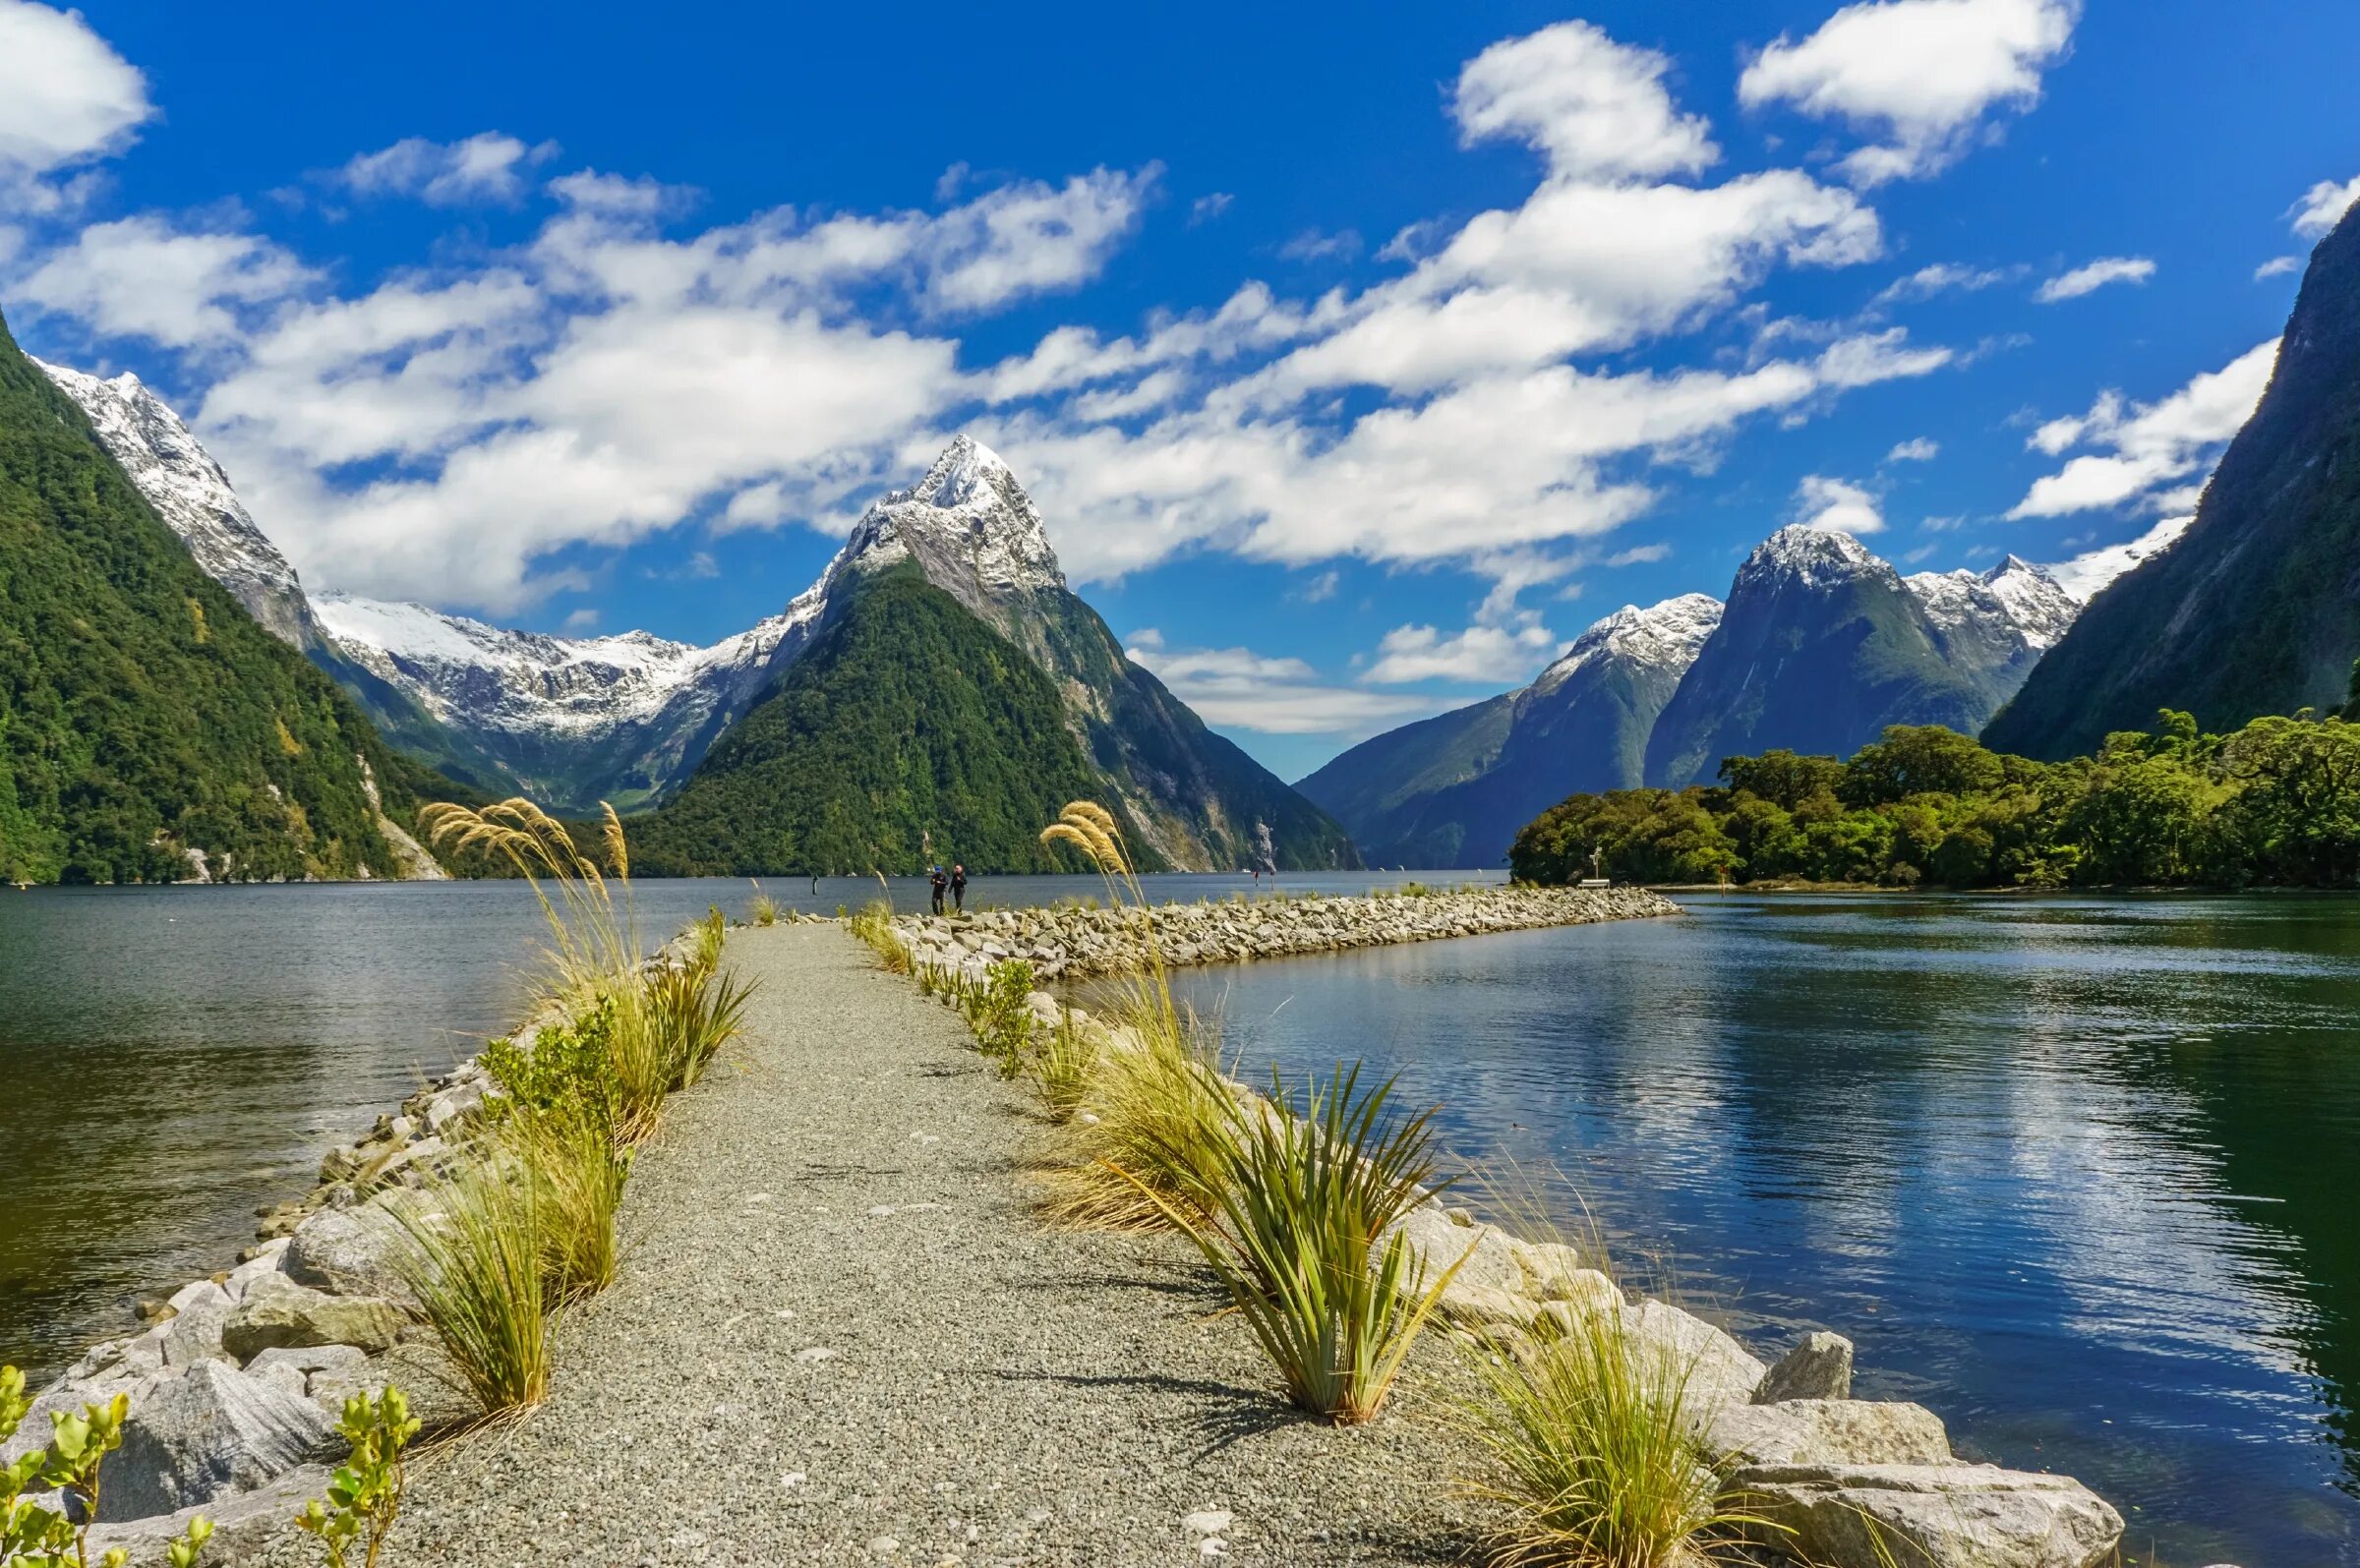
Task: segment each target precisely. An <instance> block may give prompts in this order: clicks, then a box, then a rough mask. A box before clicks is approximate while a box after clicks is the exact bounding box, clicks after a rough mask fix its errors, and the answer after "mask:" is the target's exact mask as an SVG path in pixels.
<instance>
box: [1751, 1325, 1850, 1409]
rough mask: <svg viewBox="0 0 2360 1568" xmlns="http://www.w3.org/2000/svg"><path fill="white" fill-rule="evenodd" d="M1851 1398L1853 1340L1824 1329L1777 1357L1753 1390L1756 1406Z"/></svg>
mask: <svg viewBox="0 0 2360 1568" xmlns="http://www.w3.org/2000/svg"><path fill="white" fill-rule="evenodd" d="M1851 1397H1852V1341H1851V1340H1848V1339H1846V1338H1845V1337H1844V1336H1843V1335H1841V1334H1830V1333H1827V1332H1826V1331H1824V1330H1822V1331H1820V1332H1818V1333H1815V1334H1805V1335H1803V1336H1802V1339H1801V1341H1800V1343H1799V1344H1797V1345H1796V1347H1795V1348H1794V1349H1793V1350H1791V1351H1789V1352H1787V1353H1786V1354H1785V1355H1784V1356H1781V1357H1780V1358H1779V1359H1778V1365H1775V1366H1773V1367H1771V1368H1770V1371H1769V1374H1768V1375H1767V1376H1765V1377H1764V1378H1763V1379H1762V1386H1761V1387H1759V1388H1757V1389H1755V1390H1754V1392H1753V1402H1754V1403H1755V1404H1757V1405H1775V1404H1778V1403H1779V1402H1780V1401H1782V1400H1789V1399H1850V1398H1851Z"/></svg>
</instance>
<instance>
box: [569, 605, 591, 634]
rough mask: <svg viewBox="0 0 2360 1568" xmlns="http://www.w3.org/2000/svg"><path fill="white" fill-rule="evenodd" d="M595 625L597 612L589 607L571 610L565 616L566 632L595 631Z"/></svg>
mask: <svg viewBox="0 0 2360 1568" xmlns="http://www.w3.org/2000/svg"><path fill="white" fill-rule="evenodd" d="M597 625H598V610H597V609H596V608H595V607H593V606H590V605H584V606H583V607H582V608H581V609H579V610H571V611H569V612H567V614H566V616H565V629H566V630H567V631H591V630H594V629H596V627H597Z"/></svg>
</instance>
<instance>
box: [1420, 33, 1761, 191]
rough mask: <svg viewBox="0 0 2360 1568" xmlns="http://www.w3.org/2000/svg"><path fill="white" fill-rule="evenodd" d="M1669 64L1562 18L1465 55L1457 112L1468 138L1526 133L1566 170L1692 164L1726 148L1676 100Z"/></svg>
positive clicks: (1630, 172)
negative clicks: (1666, 77) (1670, 86)
mask: <svg viewBox="0 0 2360 1568" xmlns="http://www.w3.org/2000/svg"><path fill="white" fill-rule="evenodd" d="M1671 67H1672V62H1671V61H1670V60H1669V59H1667V58H1666V57H1665V56H1663V55H1661V54H1658V53H1656V52H1655V51H1653V50H1651V49H1640V48H1633V47H1632V46H1630V45H1628V44H1624V43H1618V42H1616V41H1615V40H1614V39H1613V38H1610V37H1608V36H1607V35H1606V33H1605V32H1603V31H1602V30H1600V29H1597V28H1595V27H1593V26H1591V25H1590V24H1589V23H1587V22H1560V23H1557V24H1555V25H1554V26H1551V27H1546V28H1543V29H1541V30H1540V31H1538V32H1532V33H1527V34H1525V35H1524V36H1523V37H1520V38H1508V39H1505V40H1504V41H1502V42H1499V43H1495V44H1493V45H1492V46H1491V47H1490V48H1488V49H1486V50H1484V51H1483V52H1482V53H1481V54H1479V55H1477V56H1476V57H1475V58H1474V59H1473V60H1470V61H1469V62H1467V65H1466V68H1465V69H1464V70H1463V71H1461V72H1460V73H1459V76H1458V87H1457V92H1456V95H1455V96H1454V98H1453V99H1452V104H1451V112H1452V114H1453V115H1454V116H1455V117H1456V119H1457V121H1458V127H1459V134H1460V135H1461V136H1463V137H1464V138H1465V139H1466V140H1467V142H1469V143H1470V144H1472V143H1476V142H1482V141H1487V140H1492V139H1509V140H1514V141H1519V142H1524V143H1527V144H1529V145H1532V146H1534V147H1536V148H1538V149H1539V150H1540V151H1541V152H1542V153H1543V154H1545V155H1546V156H1547V157H1548V159H1549V163H1550V167H1551V169H1552V171H1553V172H1554V173H1556V174H1557V175H1559V176H1560V177H1562V178H1566V179H1595V180H1625V179H1632V178H1644V177H1651V176H1661V175H1667V174H1693V173H1695V172H1697V171H1698V170H1700V169H1703V168H1706V167H1708V166H1709V165H1710V164H1712V163H1713V162H1714V161H1715V160H1716V159H1718V158H1719V157H1720V155H1721V153H1720V149H1719V148H1718V147H1716V146H1714V145H1713V142H1712V135H1711V128H1710V127H1709V126H1708V125H1707V124H1706V122H1705V121H1704V120H1703V119H1702V118H1701V117H1699V116H1696V115H1683V114H1682V113H1680V112H1679V111H1678V110H1677V109H1675V108H1674V107H1673V103H1672V94H1671V93H1670V92H1669V91H1668V90H1667V89H1666V88H1665V87H1664V75H1665V73H1666V72H1668V71H1669V70H1670V69H1671Z"/></svg>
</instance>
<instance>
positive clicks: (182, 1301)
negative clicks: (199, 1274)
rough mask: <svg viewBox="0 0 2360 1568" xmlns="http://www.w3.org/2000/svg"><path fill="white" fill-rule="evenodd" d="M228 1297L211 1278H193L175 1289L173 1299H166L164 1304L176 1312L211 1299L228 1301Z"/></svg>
mask: <svg viewBox="0 0 2360 1568" xmlns="http://www.w3.org/2000/svg"><path fill="white" fill-rule="evenodd" d="M228 1299H229V1298H228V1296H227V1295H226V1294H224V1293H223V1291H222V1289H221V1287H220V1286H219V1285H216V1284H214V1283H213V1282H212V1281H211V1280H209V1279H200V1280H191V1281H190V1282H189V1283H188V1284H186V1285H183V1286H182V1287H181V1288H180V1289H179V1290H176V1291H174V1292H173V1293H172V1296H171V1299H170V1300H168V1301H166V1302H165V1303H164V1305H165V1306H166V1307H171V1308H172V1310H174V1311H175V1312H185V1311H187V1310H188V1309H189V1308H190V1307H196V1306H198V1305H200V1304H202V1303H206V1302H211V1301H227V1300H228Z"/></svg>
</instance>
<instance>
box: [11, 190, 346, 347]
mask: <svg viewBox="0 0 2360 1568" xmlns="http://www.w3.org/2000/svg"><path fill="white" fill-rule="evenodd" d="M310 276H311V273H310V272H309V270H308V269H307V268H305V267H304V266H303V265H302V264H301V263H300V262H298V261H296V260H295V258H294V257H293V256H292V255H291V254H289V253H288V252H287V251H285V250H283V249H281V248H280V247H278V246H277V245H274V244H272V243H271V242H269V241H267V240H265V239H261V238H258V237H256V236H254V235H252V234H243V233H236V232H220V231H203V230H197V231H190V230H182V229H180V228H177V227H176V226H174V225H173V224H172V223H171V222H170V221H168V220H166V219H164V218H161V217H156V216H154V215H151V214H150V215H142V216H139V217H130V218H120V219H117V220H115V221H113V222H109V223H93V224H91V225H90V226H89V227H88V228H86V229H84V230H83V231H82V232H81V233H80V234H79V235H77V236H76V237H75V239H74V240H73V242H72V243H71V244H69V245H67V246H65V247H63V248H62V249H59V250H56V251H52V252H50V253H48V254H47V256H46V257H45V258H43V259H42V260H41V261H40V263H39V264H38V265H37V266H34V267H33V268H32V269H31V270H30V271H29V273H27V274H26V275H25V276H24V277H23V278H22V279H21V280H20V281H19V282H18V283H17V286H16V287H17V293H18V295H19V296H20V297H21V298H23V299H24V300H25V301H26V302H28V303H29V304H30V305H32V306H34V307H35V308H37V309H39V310H43V311H48V312H53V313H56V314H59V315H63V316H70V317H73V318H75V319H78V320H80V321H81V322H82V323H84V324H85V325H86V326H87V327H88V328H89V330H91V331H92V332H94V333H97V334H99V335H102V336H107V337H127V338H145V339H147V340H148V342H151V343H157V344H161V345H163V346H164V347H166V348H192V347H197V346H201V345H214V344H221V343H226V342H228V341H230V340H232V339H234V338H236V337H237V336H238V335H239V333H240V331H241V329H242V325H243V322H242V319H241V317H242V311H243V308H245V307H250V306H255V305H260V304H264V303H267V302H272V301H276V300H279V299H282V298H284V297H285V296H286V295H287V294H288V293H289V292H291V291H292V290H294V289H295V288H297V287H298V286H299V285H301V284H302V283H303V282H305V281H306V280H307V279H308V278H309V277H310Z"/></svg>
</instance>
